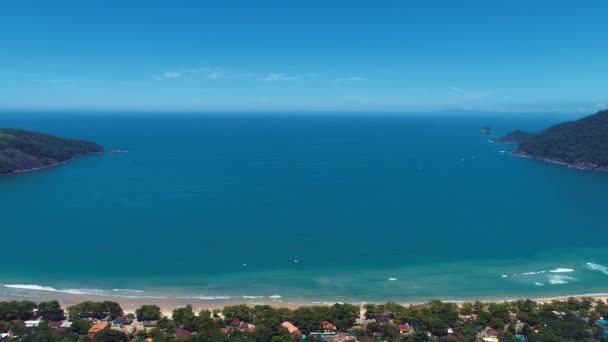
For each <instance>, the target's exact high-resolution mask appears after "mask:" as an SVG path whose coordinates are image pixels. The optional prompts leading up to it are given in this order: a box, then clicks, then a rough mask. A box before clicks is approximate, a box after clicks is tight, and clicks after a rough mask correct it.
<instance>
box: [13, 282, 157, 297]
mask: <svg viewBox="0 0 608 342" xmlns="http://www.w3.org/2000/svg"><path fill="white" fill-rule="evenodd" d="M4 287H7V288H11V289H18V290H30V291H46V292H57V293H66V294H73V295H92V296H108V297H125V298H159V299H163V298H166V297H158V296H135V295H127V294H120V293H119V292H127V293H128V292H131V293H143V291H141V290H129V289H124V290H121V289H113V290H112V291H104V290H100V289H85V288H83V289H57V288H54V287H52V286H43V285H35V284H33V285H30V284H4Z"/></svg>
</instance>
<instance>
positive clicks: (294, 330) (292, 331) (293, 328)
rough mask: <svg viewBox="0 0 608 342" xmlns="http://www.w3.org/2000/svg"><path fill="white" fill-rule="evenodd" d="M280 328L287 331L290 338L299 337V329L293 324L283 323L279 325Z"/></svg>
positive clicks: (300, 333)
mask: <svg viewBox="0 0 608 342" xmlns="http://www.w3.org/2000/svg"><path fill="white" fill-rule="evenodd" d="M281 326H282V327H283V328H285V329H287V331H289V335H290V336H291V338H292V339H293V338H296V336H301V335H302V332H301V331H300V329H298V327H296V326H295V325H293V323H291V322H288V321H285V322H283V323H281Z"/></svg>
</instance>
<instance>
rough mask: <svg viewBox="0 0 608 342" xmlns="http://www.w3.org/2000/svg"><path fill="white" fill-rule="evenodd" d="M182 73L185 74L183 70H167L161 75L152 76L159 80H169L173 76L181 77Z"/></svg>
mask: <svg viewBox="0 0 608 342" xmlns="http://www.w3.org/2000/svg"><path fill="white" fill-rule="evenodd" d="M182 75H183V73H182V72H181V71H166V72H163V73H162V74H160V75H153V76H152V78H154V79H155V80H158V81H162V80H167V79H172V78H179V77H181V76H182Z"/></svg>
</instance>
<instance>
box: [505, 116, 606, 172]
mask: <svg viewBox="0 0 608 342" xmlns="http://www.w3.org/2000/svg"><path fill="white" fill-rule="evenodd" d="M515 154H516V155H520V156H525V157H531V158H536V159H543V160H547V161H552V162H557V163H563V164H568V165H571V166H575V167H579V168H587V169H601V170H608V110H603V111H600V112H597V113H596V114H594V115H591V116H587V117H585V118H582V119H579V120H576V121H572V122H566V123H562V124H558V125H555V126H552V127H549V128H547V129H545V130H543V131H541V132H540V133H538V134H536V135H534V136H531V137H529V139H526V141H524V142H522V143H521V145H519V147H518V149H517V151H516V152H515Z"/></svg>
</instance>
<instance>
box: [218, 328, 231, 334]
mask: <svg viewBox="0 0 608 342" xmlns="http://www.w3.org/2000/svg"><path fill="white" fill-rule="evenodd" d="M220 333H221V334H224V335H227V334H229V333H230V329H228V328H227V327H223V328H220Z"/></svg>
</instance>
